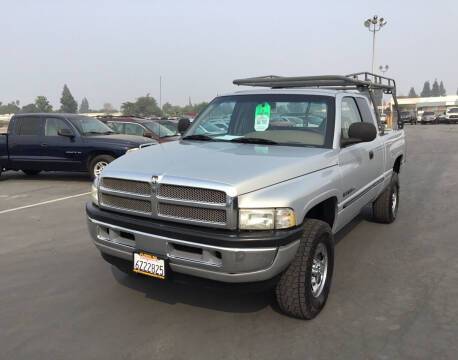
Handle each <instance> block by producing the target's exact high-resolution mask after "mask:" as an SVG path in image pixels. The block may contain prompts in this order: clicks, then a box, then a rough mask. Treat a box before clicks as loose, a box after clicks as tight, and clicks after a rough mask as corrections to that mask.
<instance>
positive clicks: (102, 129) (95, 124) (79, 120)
mask: <svg viewBox="0 0 458 360" xmlns="http://www.w3.org/2000/svg"><path fill="white" fill-rule="evenodd" d="M69 120H70V121H71V122H72V123H73V125H75V126H76V128H77V129H78V131H79V132H80V133H81V134H82V135H98V134H112V133H114V132H115V131H113V130H112V129H110V128H109V127H108V126H107V125H105V124H104V123H103V122H101V121H100V120H98V119H94V118H91V117H88V116H74V117H73V116H72V117H71V118H70V119H69Z"/></svg>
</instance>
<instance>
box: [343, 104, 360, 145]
mask: <svg viewBox="0 0 458 360" xmlns="http://www.w3.org/2000/svg"><path fill="white" fill-rule="evenodd" d="M361 121H362V120H361V116H360V114H359V110H358V107H357V106H356V102H355V99H354V98H352V97H345V98H343V99H342V109H341V123H342V125H341V126H342V138H343V139H348V138H349V137H348V129H349V128H350V125H351V124H353V123H358V122H361Z"/></svg>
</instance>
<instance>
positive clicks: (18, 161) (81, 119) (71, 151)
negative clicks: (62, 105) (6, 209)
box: [0, 113, 157, 178]
mask: <svg viewBox="0 0 458 360" xmlns="http://www.w3.org/2000/svg"><path fill="white" fill-rule="evenodd" d="M156 143H157V142H156V141H154V140H152V139H146V138H144V137H140V136H132V135H121V134H118V133H116V132H115V131H113V130H112V129H110V128H109V127H108V126H107V125H105V124H104V123H102V122H101V121H99V120H97V119H95V118H91V117H87V116H82V115H76V114H54V113H50V114H21V115H14V116H13V117H12V118H11V120H10V123H9V127H8V133H7V134H0V174H1V172H2V171H5V170H22V171H23V172H24V173H26V174H27V175H36V174H38V173H39V172H40V171H88V172H89V174H90V175H91V177H92V178H94V177H95V176H97V175H99V174H100V172H101V171H102V170H103V168H104V167H105V166H106V165H107V164H108V163H110V162H111V161H112V160H114V159H115V158H117V157H119V156H121V155H124V154H125V153H126V152H127V151H129V150H131V149H135V148H138V147H139V146H146V145H147V144H156Z"/></svg>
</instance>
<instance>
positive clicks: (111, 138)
mask: <svg viewBox="0 0 458 360" xmlns="http://www.w3.org/2000/svg"><path fill="white" fill-rule="evenodd" d="M84 141H85V142H87V143H97V144H110V145H119V146H127V147H129V148H132V147H138V146H139V145H141V144H147V143H154V144H157V141H156V140H154V139H149V138H145V137H143V136H135V135H125V134H112V135H92V136H85V137H84Z"/></svg>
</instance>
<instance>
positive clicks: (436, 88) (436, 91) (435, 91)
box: [431, 79, 440, 96]
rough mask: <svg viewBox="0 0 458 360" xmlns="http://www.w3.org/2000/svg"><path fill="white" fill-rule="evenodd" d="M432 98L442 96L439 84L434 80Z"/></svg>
mask: <svg viewBox="0 0 458 360" xmlns="http://www.w3.org/2000/svg"><path fill="white" fill-rule="evenodd" d="M431 96H440V90H439V83H438V82H437V79H434V82H433V87H432V88H431Z"/></svg>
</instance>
